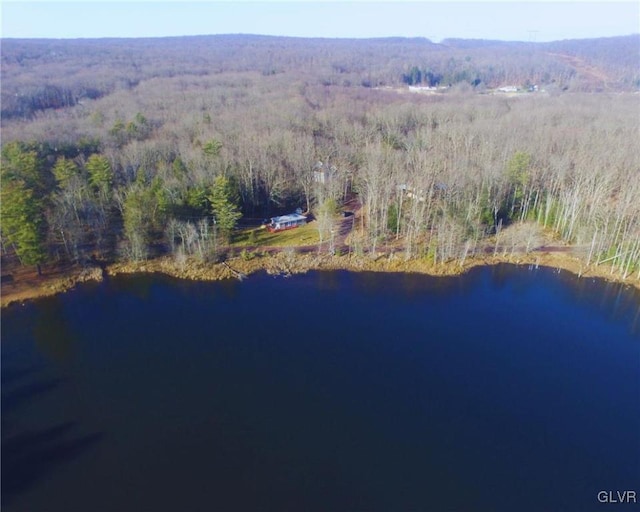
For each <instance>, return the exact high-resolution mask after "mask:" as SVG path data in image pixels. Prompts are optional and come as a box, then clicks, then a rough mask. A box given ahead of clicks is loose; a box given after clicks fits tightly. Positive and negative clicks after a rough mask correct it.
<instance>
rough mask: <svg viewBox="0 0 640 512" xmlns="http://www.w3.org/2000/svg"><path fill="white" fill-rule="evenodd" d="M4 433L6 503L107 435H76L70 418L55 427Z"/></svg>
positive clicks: (4, 487) (3, 496) (3, 454)
mask: <svg viewBox="0 0 640 512" xmlns="http://www.w3.org/2000/svg"><path fill="white" fill-rule="evenodd" d="M5 430H6V429H5V428H3V435H2V490H1V493H2V504H3V506H9V505H10V504H11V503H12V501H13V500H14V499H15V497H16V496H17V495H19V494H20V493H22V492H25V491H26V490H28V489H30V488H31V487H32V486H33V485H35V484H36V483H38V482H39V481H40V480H42V479H43V478H44V477H46V476H47V475H48V474H49V473H51V472H53V471H54V470H55V469H56V467H57V466H58V465H59V464H62V463H64V462H68V461H70V460H72V459H74V458H76V457H77V456H79V455H80V454H82V453H83V452H84V451H86V450H87V449H89V448H91V447H92V446H93V445H95V444H96V443H98V442H99V441H100V440H101V439H102V438H103V437H104V434H103V433H94V434H86V435H77V434H76V435H73V431H74V430H77V424H76V422H73V421H68V422H64V423H60V424H58V425H54V426H52V427H47V428H42V429H38V430H30V431H26V432H21V433H19V434H15V435H12V436H5V434H4V431H5Z"/></svg>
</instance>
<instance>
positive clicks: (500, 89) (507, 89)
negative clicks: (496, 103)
mask: <svg viewBox="0 0 640 512" xmlns="http://www.w3.org/2000/svg"><path fill="white" fill-rule="evenodd" d="M518 91H519V89H518V87H517V86H516V85H505V86H503V87H498V92H518Z"/></svg>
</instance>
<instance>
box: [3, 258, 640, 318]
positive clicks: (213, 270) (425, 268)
mask: <svg viewBox="0 0 640 512" xmlns="http://www.w3.org/2000/svg"><path fill="white" fill-rule="evenodd" d="M500 263H510V264H515V265H535V266H536V267H549V268H556V269H559V270H565V271H567V272H570V273H572V274H574V275H576V276H578V277H579V278H597V279H604V280H606V281H609V282H615V283H620V284H622V285H625V286H630V287H632V288H636V289H637V290H640V279H638V278H634V276H628V277H627V279H622V278H621V276H619V275H616V274H612V273H611V267H609V266H604V265H600V266H597V267H596V266H595V265H591V266H589V267H587V266H586V265H585V264H584V262H583V261H581V260H580V259H579V258H578V257H576V256H574V255H572V254H571V253H568V252H562V253H558V252H553V253H552V252H542V251H541V252H531V253H528V254H514V255H491V256H475V257H469V258H467V259H466V260H465V261H464V263H462V264H461V263H460V262H459V261H453V262H445V263H439V264H433V263H430V262H427V261H424V260H408V261H405V260H404V259H403V258H401V257H400V256H398V255H396V254H393V253H391V254H380V255H379V256H378V257H377V258H375V259H374V258H372V257H368V256H353V255H349V256H346V255H345V256H330V255H328V254H323V255H318V254H294V253H291V252H277V253H274V254H267V255H262V256H253V257H251V258H242V257H235V258H231V259H229V260H227V261H224V262H221V263H202V262H199V261H195V260H191V261H187V262H184V263H178V262H176V261H175V260H174V259H172V258H170V257H159V258H155V259H152V260H147V261H141V262H126V263H113V264H109V265H106V266H105V267H104V268H99V267H90V268H79V267H70V268H69V269H67V270H65V271H64V272H62V275H59V276H46V275H45V276H42V277H39V278H37V279H30V280H28V281H26V282H21V281H20V280H17V281H15V282H10V283H7V284H3V285H2V290H1V293H0V307H2V308H4V307H7V306H9V305H11V304H16V303H25V302H28V301H32V300H36V299H39V298H45V297H50V296H53V295H57V294H59V293H64V292H67V291H70V290H72V289H73V288H75V287H76V286H77V285H78V284H80V283H83V282H89V281H93V282H100V281H102V280H103V279H104V276H105V274H106V275H107V276H116V275H121V274H143V273H146V274H149V273H159V274H164V275H168V276H171V277H176V278H179V279H185V280H191V281H219V280H223V279H236V278H243V277H245V276H249V275H251V274H253V273H256V272H259V271H266V272H267V273H268V274H276V275H292V274H300V273H305V272H309V271H312V270H347V271H351V272H390V273H392V272H395V273H415V274H424V275H430V276H441V277H444V276H457V275H461V274H464V273H466V272H468V271H469V270H471V269H472V268H475V267H478V266H493V265H498V264H500Z"/></svg>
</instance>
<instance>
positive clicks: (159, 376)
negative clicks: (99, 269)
mask: <svg viewBox="0 0 640 512" xmlns="http://www.w3.org/2000/svg"><path fill="white" fill-rule="evenodd" d="M1 349H2V510H3V511H7V512H9V511H30V512H39V511H43V512H56V511H64V512H75V511H93V512H100V511H105V512H114V511H120V512H122V511H136V512H139V511H165V510H167V511H212V510H224V511H226V510H247V511H254V510H256V511H257V510H261V511H262V510H264V511H271V510H273V511H288V510H291V511H316V510H317V511H320V510H322V511H347V510H349V511H421V510H437V511H445V510H451V511H465V510H495V511H501V510H505V511H507V510H509V511H513V510H520V511H526V510H532V511H540V510H565V511H573V510H575V511H589V510H601V509H602V507H603V506H605V505H603V504H601V503H599V502H598V492H599V491H601V490H613V491H614V492H615V491H616V490H621V491H622V490H635V491H636V492H637V493H638V495H639V496H640V483H639V482H640V293H638V292H637V291H634V290H630V289H628V288H625V287H623V286H621V285H619V284H612V283H606V282H603V281H598V280H592V279H578V278H577V277H574V276H571V275H569V274H567V273H565V272H561V273H557V271H555V270H551V269H544V268H540V269H533V268H530V267H516V266H511V265H499V266H496V267H485V268H478V269H474V270H473V271H471V272H469V273H468V274H466V275H464V276H461V277H448V278H433V277H427V276H421V275H410V274H375V273H349V272H310V273H308V274H305V275H299V276H294V277H290V278H283V277H273V276H268V275H266V274H259V275H253V276H251V277H249V278H248V279H247V280H245V281H243V282H238V281H229V282H214V283H202V282H186V281H180V280H176V279H172V278H168V277H159V276H134V277H131V276H128V277H118V278H111V279H109V280H107V281H105V282H103V283H99V284H95V283H93V284H85V285H82V286H80V287H79V288H77V289H76V290H74V291H72V292H69V293H66V294H63V295H60V296H56V297H52V298H47V299H42V300H39V301H37V302H33V303H29V304H26V305H23V306H19V305H15V306H12V307H10V308H8V309H5V310H3V311H2V345H1ZM629 508H633V505H625V504H618V507H617V509H621V510H628V509H629Z"/></svg>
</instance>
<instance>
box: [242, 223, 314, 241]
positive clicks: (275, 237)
mask: <svg viewBox="0 0 640 512" xmlns="http://www.w3.org/2000/svg"><path fill="white" fill-rule="evenodd" d="M319 242H320V238H319V236H318V229H317V228H316V226H315V222H311V223H309V224H305V225H304V226H300V227H299V228H295V229H289V230H286V231H279V232H277V233H269V231H267V230H266V229H265V228H251V229H244V230H242V231H239V232H237V233H234V235H233V242H232V243H231V247H250V246H256V247H295V246H303V245H315V244H317V243H319Z"/></svg>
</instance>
